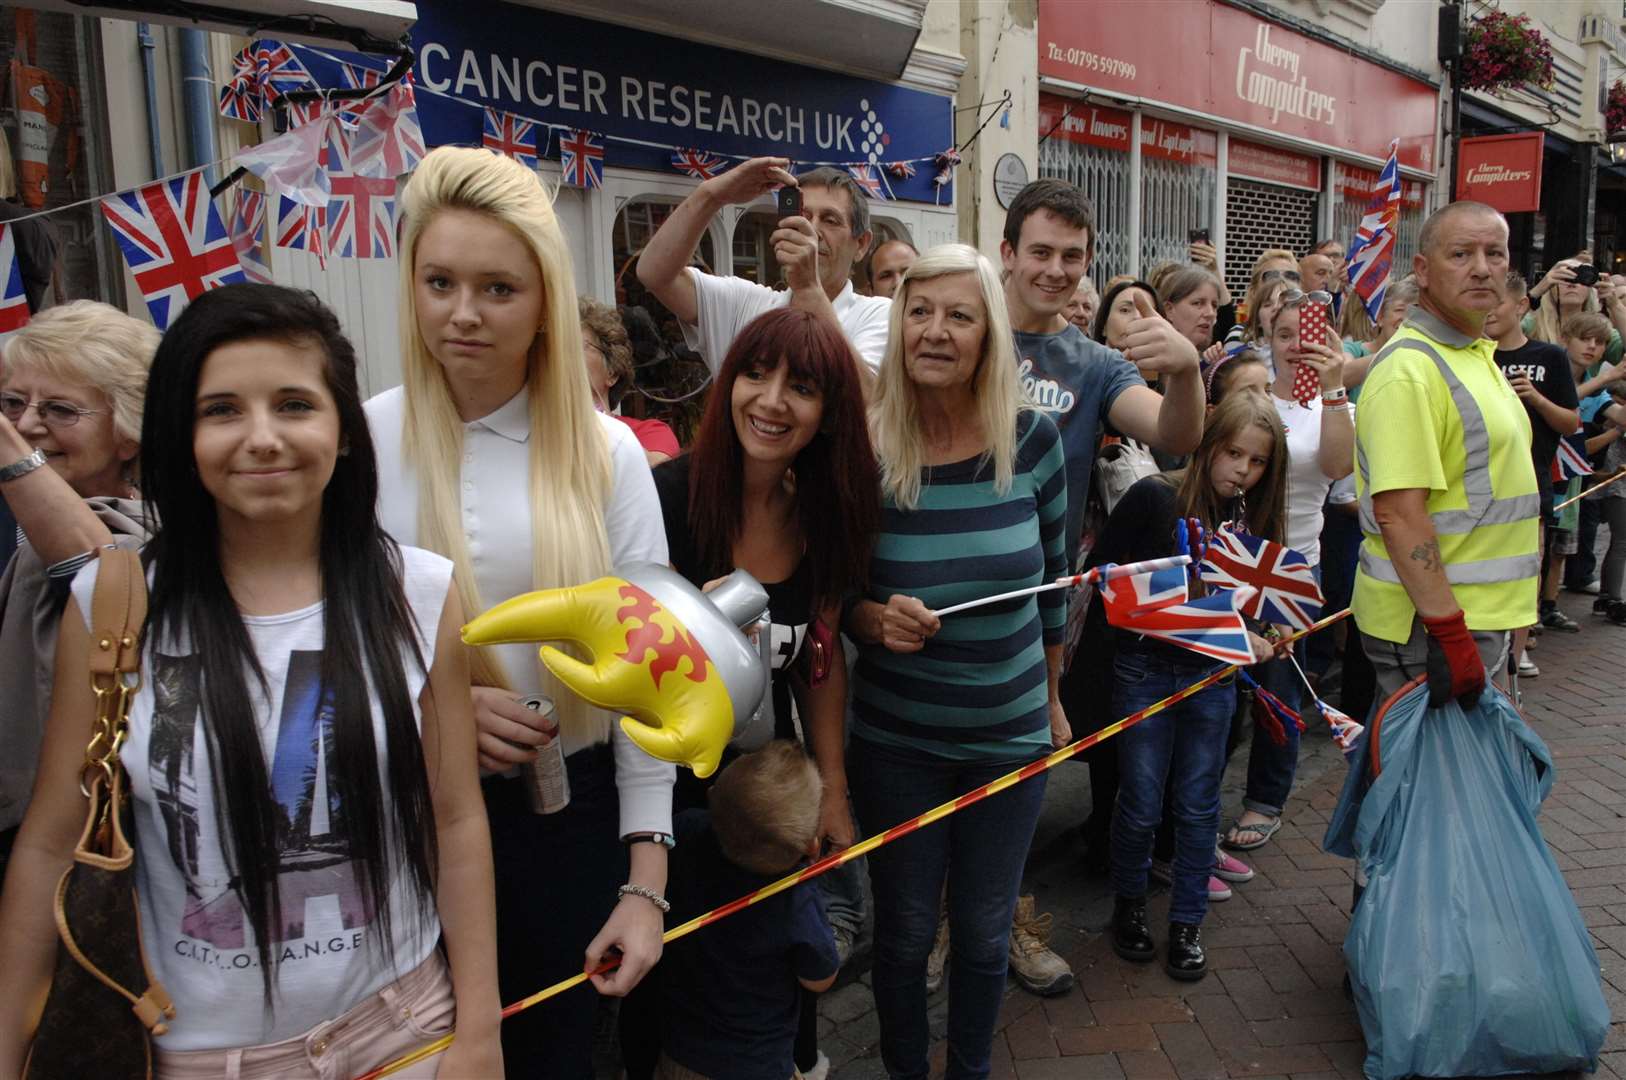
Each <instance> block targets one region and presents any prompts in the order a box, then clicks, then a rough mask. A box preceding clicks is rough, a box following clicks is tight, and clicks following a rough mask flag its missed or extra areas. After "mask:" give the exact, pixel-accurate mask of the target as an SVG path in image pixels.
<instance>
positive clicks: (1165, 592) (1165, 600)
mask: <svg viewBox="0 0 1626 1080" xmlns="http://www.w3.org/2000/svg"><path fill="white" fill-rule="evenodd" d="M1100 592H1101V602H1102V603H1104V604H1106V605H1107V618H1108V621H1109V622H1112V621H1113V615H1114V614H1116V616H1117V617H1118V618H1119V619H1132V618H1134V617H1135V616H1137V615H1144V614H1145V613H1147V612H1148V611H1156V610H1158V609H1159V608H1166V607H1171V606H1173V605H1175V604H1183V603H1185V602H1186V598H1187V595H1188V594H1187V592H1186V570H1185V567H1183V566H1173V567H1169V568H1168V569H1165V570H1154V571H1152V572H1151V573H1149V574H1135V575H1133V576H1131V577H1122V578H1109V579H1106V580H1105V581H1103V583H1102V584H1101V586H1100ZM1114 625H1116V624H1114Z"/></svg>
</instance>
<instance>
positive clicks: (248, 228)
mask: <svg viewBox="0 0 1626 1080" xmlns="http://www.w3.org/2000/svg"><path fill="white" fill-rule="evenodd" d="M231 246H232V248H233V249H234V250H235V251H236V252H237V261H238V262H239V263H241V264H242V267H243V273H244V274H245V275H247V277H248V279H249V280H250V281H258V282H260V283H261V284H262V285H269V284H270V283H271V267H270V266H269V265H267V263H266V261H265V193H264V192H263V191H250V190H249V189H248V188H246V187H239V188H238V189H237V204H236V205H235V206H234V207H233V208H232V215H231Z"/></svg>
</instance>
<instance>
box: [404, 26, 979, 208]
mask: <svg viewBox="0 0 1626 1080" xmlns="http://www.w3.org/2000/svg"><path fill="white" fill-rule="evenodd" d="M680 7H681V5H677V6H676V7H674V10H678V9H679V8H680ZM412 48H413V51H414V52H415V53H416V54H417V66H416V69H415V71H414V73H413V78H414V79H416V80H417V82H418V85H419V86H420V87H421V88H422V89H420V91H419V93H418V95H417V102H418V116H419V120H420V121H421V122H422V124H423V129H424V135H425V136H426V137H427V139H428V141H429V144H430V145H432V146H438V145H443V144H447V143H462V144H465V145H470V144H472V145H475V146H478V145H480V132H481V122H482V119H483V114H482V111H481V110H482V107H483V106H486V105H490V106H493V107H495V108H498V109H503V110H506V111H509V112H513V113H516V114H518V115H520V116H523V117H525V118H527V119H531V120H540V121H543V122H545V123H549V124H556V125H560V126H564V127H572V128H585V129H587V130H589V131H595V132H599V133H601V134H603V135H606V136H608V138H607V139H606V141H605V148H604V153H605V164H606V165H607V166H609V167H611V168H615V167H617V166H620V167H626V168H635V169H648V170H650V171H653V172H661V173H670V172H671V171H672V165H671V148H672V147H691V146H692V147H696V148H699V149H702V150H710V151H712V152H714V153H718V154H726V155H739V156H746V157H750V156H756V155H761V154H774V155H778V156H781V157H788V158H791V159H792V160H794V161H796V162H798V163H809V162H823V161H839V162H866V161H867V162H871V163H876V164H879V163H882V162H887V161H897V160H899V159H904V158H930V157H931V156H932V155H934V154H936V153H938V152H939V151H941V150H942V149H944V148H945V147H948V146H952V145H953V143H954V113H953V103H952V101H951V100H950V99H949V98H946V97H942V96H940V95H937V94H929V93H925V92H923V91H919V90H911V89H908V88H906V87H901V86H893V85H891V84H890V83H883V82H874V81H871V80H868V79H860V78H855V77H852V76H849V75H842V74H838V73H835V72H830V71H822V70H819V69H817V68H810V67H803V66H801V65H797V64H791V63H786V62H783V61H778V60H769V59H764V58H762V57H757V56H750V55H747V54H745V53H739V52H732V51H729V50H726V49H720V48H715V47H712V46H708V45H699V44H696V43H694V42H689V41H679V40H677V39H675V38H669V37H664V36H662V35H659V34H653V33H647V32H645V31H641V30H633V29H629V28H626V27H621V26H611V25H609V24H606V23H600V22H594V21H592V20H589V19H581V18H576V17H573V16H569V15H561V14H558V13H555V12H550V11H541V10H538V9H536V8H530V7H518V6H515V5H512V4H504V3H496V2H493V0H455V2H452V0H419V3H418V22H417V24H416V25H415V26H414V27H413V28H412ZM426 91H427V92H426ZM624 140H637V141H636V142H629V141H624ZM639 143H643V144H647V145H639ZM549 156H556V152H555V153H553V154H550V155H549ZM929 164H930V163H929V162H928V163H927V166H922V167H917V169H916V171H915V175H914V176H913V177H912V178H910V179H907V180H900V179H897V178H896V177H891V176H888V178H887V182H888V183H889V184H890V185H891V188H892V191H893V193H894V194H896V195H897V197H899V198H901V199H914V200H919V201H922V202H933V201H934V200H935V199H936V190H935V188H934V187H933V185H932V175H933V172H934V170H933V169H932V168H930V167H929ZM798 167H805V166H803V165H799V166H798Z"/></svg>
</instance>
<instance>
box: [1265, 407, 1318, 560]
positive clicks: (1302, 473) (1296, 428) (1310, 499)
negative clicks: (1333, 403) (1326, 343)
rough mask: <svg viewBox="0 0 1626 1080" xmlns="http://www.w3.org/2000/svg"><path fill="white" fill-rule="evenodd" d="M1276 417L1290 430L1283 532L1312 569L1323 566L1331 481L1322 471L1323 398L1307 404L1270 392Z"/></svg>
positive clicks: (1288, 541)
mask: <svg viewBox="0 0 1626 1080" xmlns="http://www.w3.org/2000/svg"><path fill="white" fill-rule="evenodd" d="M1266 393H1268V394H1270V400H1271V403H1272V404H1274V405H1275V406H1276V414H1277V415H1278V416H1280V417H1281V418H1282V426H1283V427H1284V428H1286V429H1287V526H1286V528H1284V529H1283V530H1282V532H1283V534H1284V536H1283V539H1284V540H1285V542H1286V544H1287V546H1288V547H1290V548H1292V549H1293V550H1294V551H1297V552H1298V553H1299V554H1301V555H1303V556H1304V557H1305V558H1306V559H1307V560H1309V563H1310V565H1311V566H1320V565H1321V525H1322V517H1323V511H1322V508H1323V507H1324V506H1326V503H1327V492H1328V491H1329V490H1331V488H1332V480H1331V479H1330V478H1329V477H1328V476H1327V474H1326V473H1324V472H1322V471H1321V462H1320V461H1319V460H1318V455H1319V453H1320V451H1321V399H1320V398H1319V397H1317V398H1316V399H1315V400H1313V401H1311V402H1310V404H1308V405H1301V404H1299V403H1298V402H1297V401H1287V400H1284V399H1282V398H1279V397H1277V396H1276V394H1275V392H1274V391H1270V390H1267V391H1266Z"/></svg>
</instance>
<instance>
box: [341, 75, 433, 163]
mask: <svg viewBox="0 0 1626 1080" xmlns="http://www.w3.org/2000/svg"><path fill="white" fill-rule="evenodd" d="M337 141H342V142H344V143H345V144H346V151H347V156H348V158H349V166H350V171H352V172H354V173H356V174H357V175H359V176H370V177H375V178H386V179H390V180H393V179H394V178H395V177H397V176H400V175H401V174H402V173H404V172H411V171H412V170H413V169H415V168H417V167H418V162H420V161H422V160H423V158H424V155H425V154H427V153H428V152H429V150H428V148H427V147H426V146H425V144H424V138H423V128H421V127H419V126H418V105H417V102H416V100H415V99H414V98H413V96H412V76H410V75H408V76H407V77H406V78H404V79H402V80H401V81H400V82H398V83H396V84H395V85H394V86H392V87H390V88H389V90H388V91H386V92H385V93H384V94H382V95H380V96H379V97H376V98H372V99H370V100H369V101H368V102H367V107H366V109H365V110H364V111H363V112H362V113H361V119H360V120H359V121H358V122H357V124H356V130H355V131H354V132H353V133H351V134H348V135H345V136H344V137H343V138H342V139H341V140H337Z"/></svg>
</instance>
